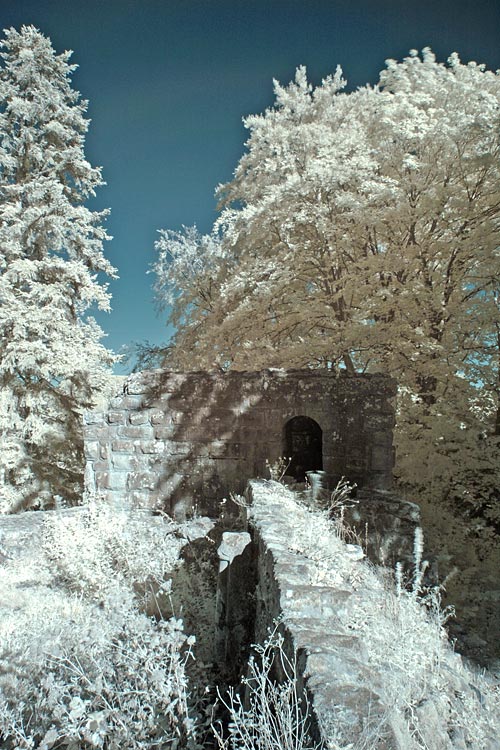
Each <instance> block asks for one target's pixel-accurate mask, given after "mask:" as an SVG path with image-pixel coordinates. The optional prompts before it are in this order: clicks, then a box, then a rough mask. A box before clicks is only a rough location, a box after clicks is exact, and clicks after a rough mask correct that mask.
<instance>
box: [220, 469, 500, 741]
mask: <svg viewBox="0 0 500 750" xmlns="http://www.w3.org/2000/svg"><path fill="white" fill-rule="evenodd" d="M246 494H247V498H248V500H249V502H250V508H249V513H250V527H251V529H252V534H253V539H254V544H255V545H256V546H257V551H256V553H255V558H256V561H257V581H258V583H257V589H256V596H255V600H256V613H255V632H254V642H255V643H260V644H262V643H264V642H265V640H266V639H267V638H268V637H269V632H272V631H273V630H276V623H277V622H279V623H280V624H279V632H280V633H281V634H282V636H283V637H284V648H285V652H286V653H287V656H288V658H291V659H293V657H294V654H295V657H296V664H297V666H296V677H297V694H298V696H299V697H303V696H307V698H308V713H309V715H310V718H311V726H310V729H311V733H312V735H313V739H314V741H316V742H318V743H324V746H325V747H332V748H333V747H336V748H337V747H338V748H340V747H345V748H347V747H353V748H354V747H356V748H358V747H359V748H361V747H370V748H375V747H376V748H377V749H378V750H418V749H419V748H420V749H421V748H424V747H425V748H428V749H429V750H472V748H477V749H478V750H479V748H484V750H494V748H497V747H498V731H497V728H496V726H495V722H494V721H492V720H491V718H488V717H491V716H493V715H494V713H495V690H496V683H497V680H495V679H494V678H493V677H492V679H491V680H487V681H486V682H484V683H483V682H476V677H475V676H474V675H475V672H474V670H472V669H469V670H467V669H466V667H465V666H464V663H463V662H462V659H461V657H460V656H459V655H458V654H456V653H455V652H454V651H453V649H452V647H451V646H450V645H449V644H446V645H445V642H444V641H443V639H442V637H441V636H440V635H439V634H438V631H437V628H436V626H434V628H436V629H431V631H429V630H426V629H425V628H424V627H423V624H422V623H423V620H424V619H425V614H424V613H425V608H424V607H423V605H422V606H421V613H420V614H421V617H419V616H418V613H417V612H416V611H415V609H414V608H411V609H409V610H405V609H404V608H403V604H404V602H403V603H402V604H401V608H400V609H398V608H397V607H396V608H394V602H395V601H396V600H395V599H394V598H392V599H391V596H390V594H389V584H388V580H389V579H388V577H387V570H385V572H384V571H381V570H377V569H376V568H374V567H373V566H372V565H366V563H365V562H364V561H363V552H362V550H361V548H360V547H358V546H357V545H353V544H345V543H344V542H342V541H341V540H340V539H339V538H338V536H335V535H334V534H333V533H331V532H330V531H329V530H327V529H325V528H324V527H322V526H319V527H318V526H314V523H315V521H314V520H313V517H312V516H309V517H308V516H307V513H308V511H307V510H306V509H305V508H304V507H301V506H300V504H299V503H297V501H296V499H295V495H294V493H291V492H289V491H288V490H286V489H285V488H284V487H282V486H281V485H279V484H278V483H276V482H268V481H263V480H257V481H251V482H250V483H249V485H248V489H247V493H246ZM311 524H312V528H311ZM234 596H235V597H236V601H237V600H238V596H239V590H238V588H237V590H236V591H235V593H234ZM228 597H231V592H229V593H228ZM408 598H411V597H410V595H408ZM391 602H392V604H391ZM405 611H406V615H405ZM405 617H406V619H405ZM384 632H385V636H384V637H382V634H383V633H384ZM433 639H435V640H433ZM377 648H379V649H380V648H381V651H377ZM430 654H433V657H432V658H429V656H430ZM426 659H427V661H426ZM275 665H276V673H275V674H273V678H275V679H278V680H283V677H284V676H285V675H284V674H280V660H279V659H277V660H276V661H275ZM407 681H410V684H411V685H412V686H413V687H412V689H413V690H414V693H413V694H412V693H411V691H410V692H408V691H406V682H407ZM417 686H418V687H417ZM410 699H411V701H412V702H410V703H407V702H406V701H407V700H410ZM476 721H477V723H476ZM481 722H483V723H481ZM480 727H481V728H480Z"/></svg>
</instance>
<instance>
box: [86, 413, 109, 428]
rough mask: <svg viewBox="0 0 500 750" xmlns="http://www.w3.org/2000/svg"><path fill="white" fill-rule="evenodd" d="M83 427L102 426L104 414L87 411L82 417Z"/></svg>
mask: <svg viewBox="0 0 500 750" xmlns="http://www.w3.org/2000/svg"><path fill="white" fill-rule="evenodd" d="M83 424H84V425H103V424H104V412H101V411H87V412H85V413H84V415H83Z"/></svg>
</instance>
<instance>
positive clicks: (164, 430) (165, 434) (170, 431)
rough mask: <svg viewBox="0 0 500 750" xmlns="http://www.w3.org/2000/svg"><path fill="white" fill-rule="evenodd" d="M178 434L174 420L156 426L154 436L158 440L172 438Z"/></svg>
mask: <svg viewBox="0 0 500 750" xmlns="http://www.w3.org/2000/svg"><path fill="white" fill-rule="evenodd" d="M175 434H176V428H175V425H174V424H173V423H172V422H168V421H166V422H163V423H162V424H156V425H155V426H154V436H155V438H156V439H157V440H171V439H172V437H173V436H174V435H175Z"/></svg>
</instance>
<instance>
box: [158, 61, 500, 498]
mask: <svg viewBox="0 0 500 750" xmlns="http://www.w3.org/2000/svg"><path fill="white" fill-rule="evenodd" d="M275 95H276V102H275V105H274V106H273V107H272V108H270V109H268V110H267V111H266V112H265V113H264V114H262V115H255V116H250V117H247V118H246V119H245V120H244V122H245V125H246V127H247V129H248V130H249V139H248V141H247V143H246V152H245V154H244V155H243V156H242V158H241V160H240V162H239V164H238V166H237V167H236V170H235V173H234V178H233V180H232V181H231V182H229V183H228V184H227V185H222V186H220V187H219V188H218V191H217V194H218V198H219V201H220V203H219V207H220V214H219V217H218V218H217V220H216V222H215V224H214V227H213V231H212V233H211V234H210V235H209V236H206V237H203V236H200V235H199V234H198V233H197V232H196V231H195V230H194V229H186V230H185V231H184V232H180V233H179V232H171V231H163V232H162V233H161V237H160V239H159V241H158V242H157V249H158V252H159V255H158V260H157V263H156V265H155V270H156V273H157V292H158V295H159V298H160V302H163V303H167V304H172V310H171V313H170V316H171V320H172V321H173V322H174V323H175V324H176V325H177V326H178V328H177V334H176V336H175V339H174V347H173V350H172V351H170V352H169V357H170V360H169V361H171V362H173V363H175V364H177V365H181V366H184V367H185V366H189V367H192V366H204V367H206V366H214V365H217V366H221V367H233V368H239V369H256V368H261V367H269V366H271V367H272V366H275V367H297V366H298V367H328V368H330V369H333V370H336V371H338V372H341V371H342V370H346V371H348V372H350V373H352V374H355V373H359V372H365V371H374V370H377V371H380V370H382V371H385V372H388V373H390V374H392V375H394V376H395V377H396V378H397V379H398V381H399V384H400V403H399V419H398V435H397V442H398V465H397V472H398V474H399V476H400V477H401V478H402V479H403V480H405V481H407V482H410V483H417V484H419V483H424V482H426V483H427V484H428V485H429V486H430V485H432V486H433V487H434V488H435V489H439V490H440V491H449V488H450V486H451V484H453V485H454V486H455V487H458V486H459V485H460V487H462V486H465V485H463V484H462V483H463V482H465V478H464V470H465V467H467V470H470V471H472V473H473V474H474V473H475V474H477V473H478V472H480V473H482V474H483V475H488V476H489V480H488V481H490V483H491V484H490V487H491V486H493V485H494V481H496V480H493V479H492V477H493V476H494V475H496V471H497V469H496V468H495V467H496V466H497V464H498V460H497V439H498V433H499V423H498V417H497V416H496V415H497V414H498V399H499V370H498V365H499V332H500V309H499V289H500V278H499V277H500V266H499V245H500V242H499V238H500V159H499V156H500V76H499V75H498V74H497V73H493V72H491V71H487V70H486V69H485V68H484V66H482V65H478V64H476V63H473V62H471V63H468V64H462V63H461V62H460V59H459V57H458V55H457V54H453V55H451V57H450V58H449V59H448V61H447V63H446V64H444V63H439V62H437V61H436V58H435V56H434V54H433V53H432V52H431V51H430V50H429V49H425V50H424V51H423V53H422V56H420V55H419V54H418V53H417V52H416V51H411V52H410V55H409V56H408V57H407V58H405V59H404V60H403V61H401V62H397V61H394V60H388V61H387V65H386V69H385V70H384V71H382V73H381V74H380V80H379V83H378V84H377V85H376V86H370V85H367V86H366V87H364V88H361V89H358V90H357V91H353V92H350V93H347V92H346V91H345V81H344V80H343V78H342V72H341V70H340V69H337V71H336V73H335V74H334V75H333V76H330V77H328V78H326V79H325V80H323V82H322V83H321V85H319V86H317V87H316V88H314V87H313V86H312V85H311V84H310V83H309V82H308V80H307V76H306V71H305V69H304V68H299V69H298V70H297V73H296V76H295V80H294V81H292V82H291V83H290V84H289V85H288V86H282V85H281V84H279V83H278V82H275ZM495 420H496V421H495ZM464 455H466V456H467V460H466V462H465V464H464ZM436 482H437V485H439V487H437V486H436ZM444 488H448V489H447V490H445V489H444ZM460 492H462V495H463V493H464V492H465V493H466V492H467V491H466V490H460ZM486 494H488V493H486ZM462 499H464V498H462ZM464 500H465V501H466V502H467V499H466V498H465V499H464ZM483 500H484V498H483ZM484 502H485V503H489V502H490V501H489V500H487V501H486V500H484Z"/></svg>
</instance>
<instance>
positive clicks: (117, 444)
mask: <svg viewBox="0 0 500 750" xmlns="http://www.w3.org/2000/svg"><path fill="white" fill-rule="evenodd" d="M111 450H112V451H113V452H114V453H128V454H129V455H130V454H133V453H135V446H134V443H133V442H132V441H131V440H123V439H122V440H112V441H111Z"/></svg>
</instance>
